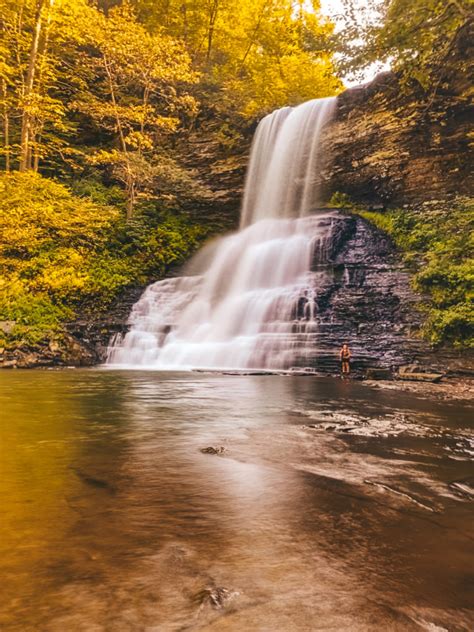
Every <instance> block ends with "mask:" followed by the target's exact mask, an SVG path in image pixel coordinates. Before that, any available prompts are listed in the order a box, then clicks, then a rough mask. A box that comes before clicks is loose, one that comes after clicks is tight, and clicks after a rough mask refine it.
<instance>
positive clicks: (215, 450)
mask: <svg viewBox="0 0 474 632" xmlns="http://www.w3.org/2000/svg"><path fill="white" fill-rule="evenodd" d="M225 451H226V449H225V448H224V446H222V445H220V446H213V445H210V446H208V447H207V448H201V452H202V453H203V454H224V452H225Z"/></svg>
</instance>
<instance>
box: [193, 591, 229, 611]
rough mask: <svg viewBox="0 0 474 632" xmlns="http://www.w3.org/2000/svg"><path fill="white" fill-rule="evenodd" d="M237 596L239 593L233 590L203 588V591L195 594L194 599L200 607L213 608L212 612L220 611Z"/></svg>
mask: <svg viewBox="0 0 474 632" xmlns="http://www.w3.org/2000/svg"><path fill="white" fill-rule="evenodd" d="M238 595H239V593H238V592H236V591H235V590H229V589H228V588H225V587H223V586H217V587H214V588H204V590H201V591H200V592H198V593H197V595H196V597H195V599H196V601H198V602H199V603H200V604H201V606H206V605H209V606H211V608H214V610H220V609H221V608H224V607H225V606H226V605H227V604H228V603H229V602H230V601H232V599H234V597H237V596H238Z"/></svg>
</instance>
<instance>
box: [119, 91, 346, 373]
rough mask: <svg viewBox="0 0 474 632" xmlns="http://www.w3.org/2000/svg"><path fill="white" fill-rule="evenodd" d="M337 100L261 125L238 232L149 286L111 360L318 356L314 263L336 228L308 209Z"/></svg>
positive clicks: (258, 360)
mask: <svg viewBox="0 0 474 632" xmlns="http://www.w3.org/2000/svg"><path fill="white" fill-rule="evenodd" d="M335 102H336V99H335V98H326V99H317V100H314V101H309V102H307V103H304V104H302V105H300V106H298V107H295V108H290V107H286V108H282V109H280V110H277V111H275V112H273V113H272V114H270V115H268V116H266V117H265V118H264V119H263V120H262V121H261V122H260V124H259V126H258V128H257V131H256V133H255V137H254V141H253V144H252V149H251V156H250V162H249V167H248V172H247V178H246V184H245V193H244V200H243V205H242V217H241V227H240V230H239V231H238V232H237V233H234V234H232V235H229V236H228V237H224V238H221V239H220V240H217V242H215V243H214V244H211V245H210V246H208V247H206V248H204V249H203V251H201V254H198V255H197V256H196V257H195V258H194V259H193V260H192V261H191V262H190V264H188V266H187V268H186V272H187V276H183V277H179V278H170V279H164V280H162V281H158V282H156V283H154V284H152V285H150V286H149V287H148V288H147V289H146V290H145V292H144V293H143V295H142V297H141V298H140V300H139V301H138V302H137V303H136V304H135V305H134V307H133V310H132V313H131V315H130V318H129V323H130V325H131V329H130V331H129V332H128V333H127V334H126V336H125V337H124V338H122V337H121V336H118V337H116V338H115V339H114V340H113V341H112V343H111V346H110V347H109V349H108V355H107V364H108V365H115V366H128V367H147V368H158V369H172V368H182V369H184V368H186V369H189V368H214V369H248V368H252V369H262V368H265V369H285V368H290V367H292V366H295V365H302V366H305V363H306V362H307V359H308V358H309V357H310V356H311V354H312V353H314V350H313V348H312V347H313V346H314V340H313V338H314V333H315V331H316V329H317V301H316V298H317V287H318V279H319V278H320V276H321V270H320V269H319V267H320V265H321V264H324V262H325V261H326V260H327V255H328V246H329V245H330V242H331V235H332V225H333V218H332V215H331V213H323V214H310V212H311V211H313V210H315V209H316V208H317V206H318V204H319V203H320V193H321V192H320V187H319V184H318V183H319V180H320V178H319V173H318V171H319V169H320V167H321V164H322V160H321V159H322V156H321V151H320V139H321V133H322V130H323V128H324V126H325V124H327V123H328V121H329V120H330V118H331V115H332V113H333V111H334V107H335ZM203 262H204V263H203ZM312 343H313V344H312Z"/></svg>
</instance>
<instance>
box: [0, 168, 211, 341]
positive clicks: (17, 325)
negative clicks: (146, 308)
mask: <svg viewBox="0 0 474 632" xmlns="http://www.w3.org/2000/svg"><path fill="white" fill-rule="evenodd" d="M76 188H77V190H78V192H80V193H82V195H77V194H74V193H73V192H72V191H71V189H69V188H67V187H66V186H64V185H63V184H59V183H57V182H55V181H53V180H50V179H47V178H43V177H41V176H40V175H37V174H33V173H12V174H9V175H5V174H3V175H1V176H0V200H1V201H0V206H1V212H2V225H1V228H0V267H1V269H2V271H3V275H2V278H1V280H0V314H1V315H2V316H1V318H2V329H1V330H0V344H1V346H6V347H8V346H10V345H13V346H18V345H21V344H25V345H35V344H38V343H40V342H42V341H43V340H51V339H52V338H53V339H54V338H60V337H61V334H62V331H63V325H64V323H65V321H68V320H71V319H73V318H74V317H75V315H76V313H77V312H78V311H80V312H81V313H83V312H88V311H89V312H90V313H92V314H95V315H97V314H100V313H101V312H102V311H103V310H105V309H106V308H107V307H108V306H109V305H110V303H111V302H112V301H113V299H114V298H115V297H116V296H117V295H118V294H119V293H120V292H121V291H122V290H124V288H126V287H128V286H131V285H140V284H144V283H146V282H147V281H148V280H149V279H150V278H156V277H159V276H161V275H163V274H164V272H165V271H166V270H167V269H168V268H169V266H171V265H173V264H179V263H180V262H182V261H184V260H185V259H186V258H187V257H189V255H190V254H191V253H192V252H193V251H194V250H195V249H196V248H197V246H198V245H199V243H200V242H201V241H202V239H203V238H204V237H205V236H206V235H207V234H208V232H209V227H207V228H206V227H204V226H203V225H200V224H197V223H196V222H195V221H193V220H191V219H190V218H189V217H188V216H187V215H186V214H185V213H184V212H182V211H181V212H179V211H178V212H174V213H171V212H170V211H169V210H167V209H159V208H157V207H156V203H153V202H151V201H149V202H148V203H147V204H146V205H144V206H143V207H142V208H141V209H140V210H139V212H137V214H136V217H135V219H133V220H132V221H128V222H126V221H125V212H124V208H123V206H124V199H123V194H122V192H121V190H120V189H118V188H112V189H107V188H105V187H104V186H103V185H101V184H100V183H98V182H95V183H92V182H89V183H82V184H76Z"/></svg>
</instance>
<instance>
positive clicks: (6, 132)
mask: <svg viewBox="0 0 474 632" xmlns="http://www.w3.org/2000/svg"><path fill="white" fill-rule="evenodd" d="M7 97H8V92H7V82H6V81H5V79H2V99H3V148H4V152H5V171H7V172H8V171H10V118H9V116H8V103H7Z"/></svg>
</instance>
